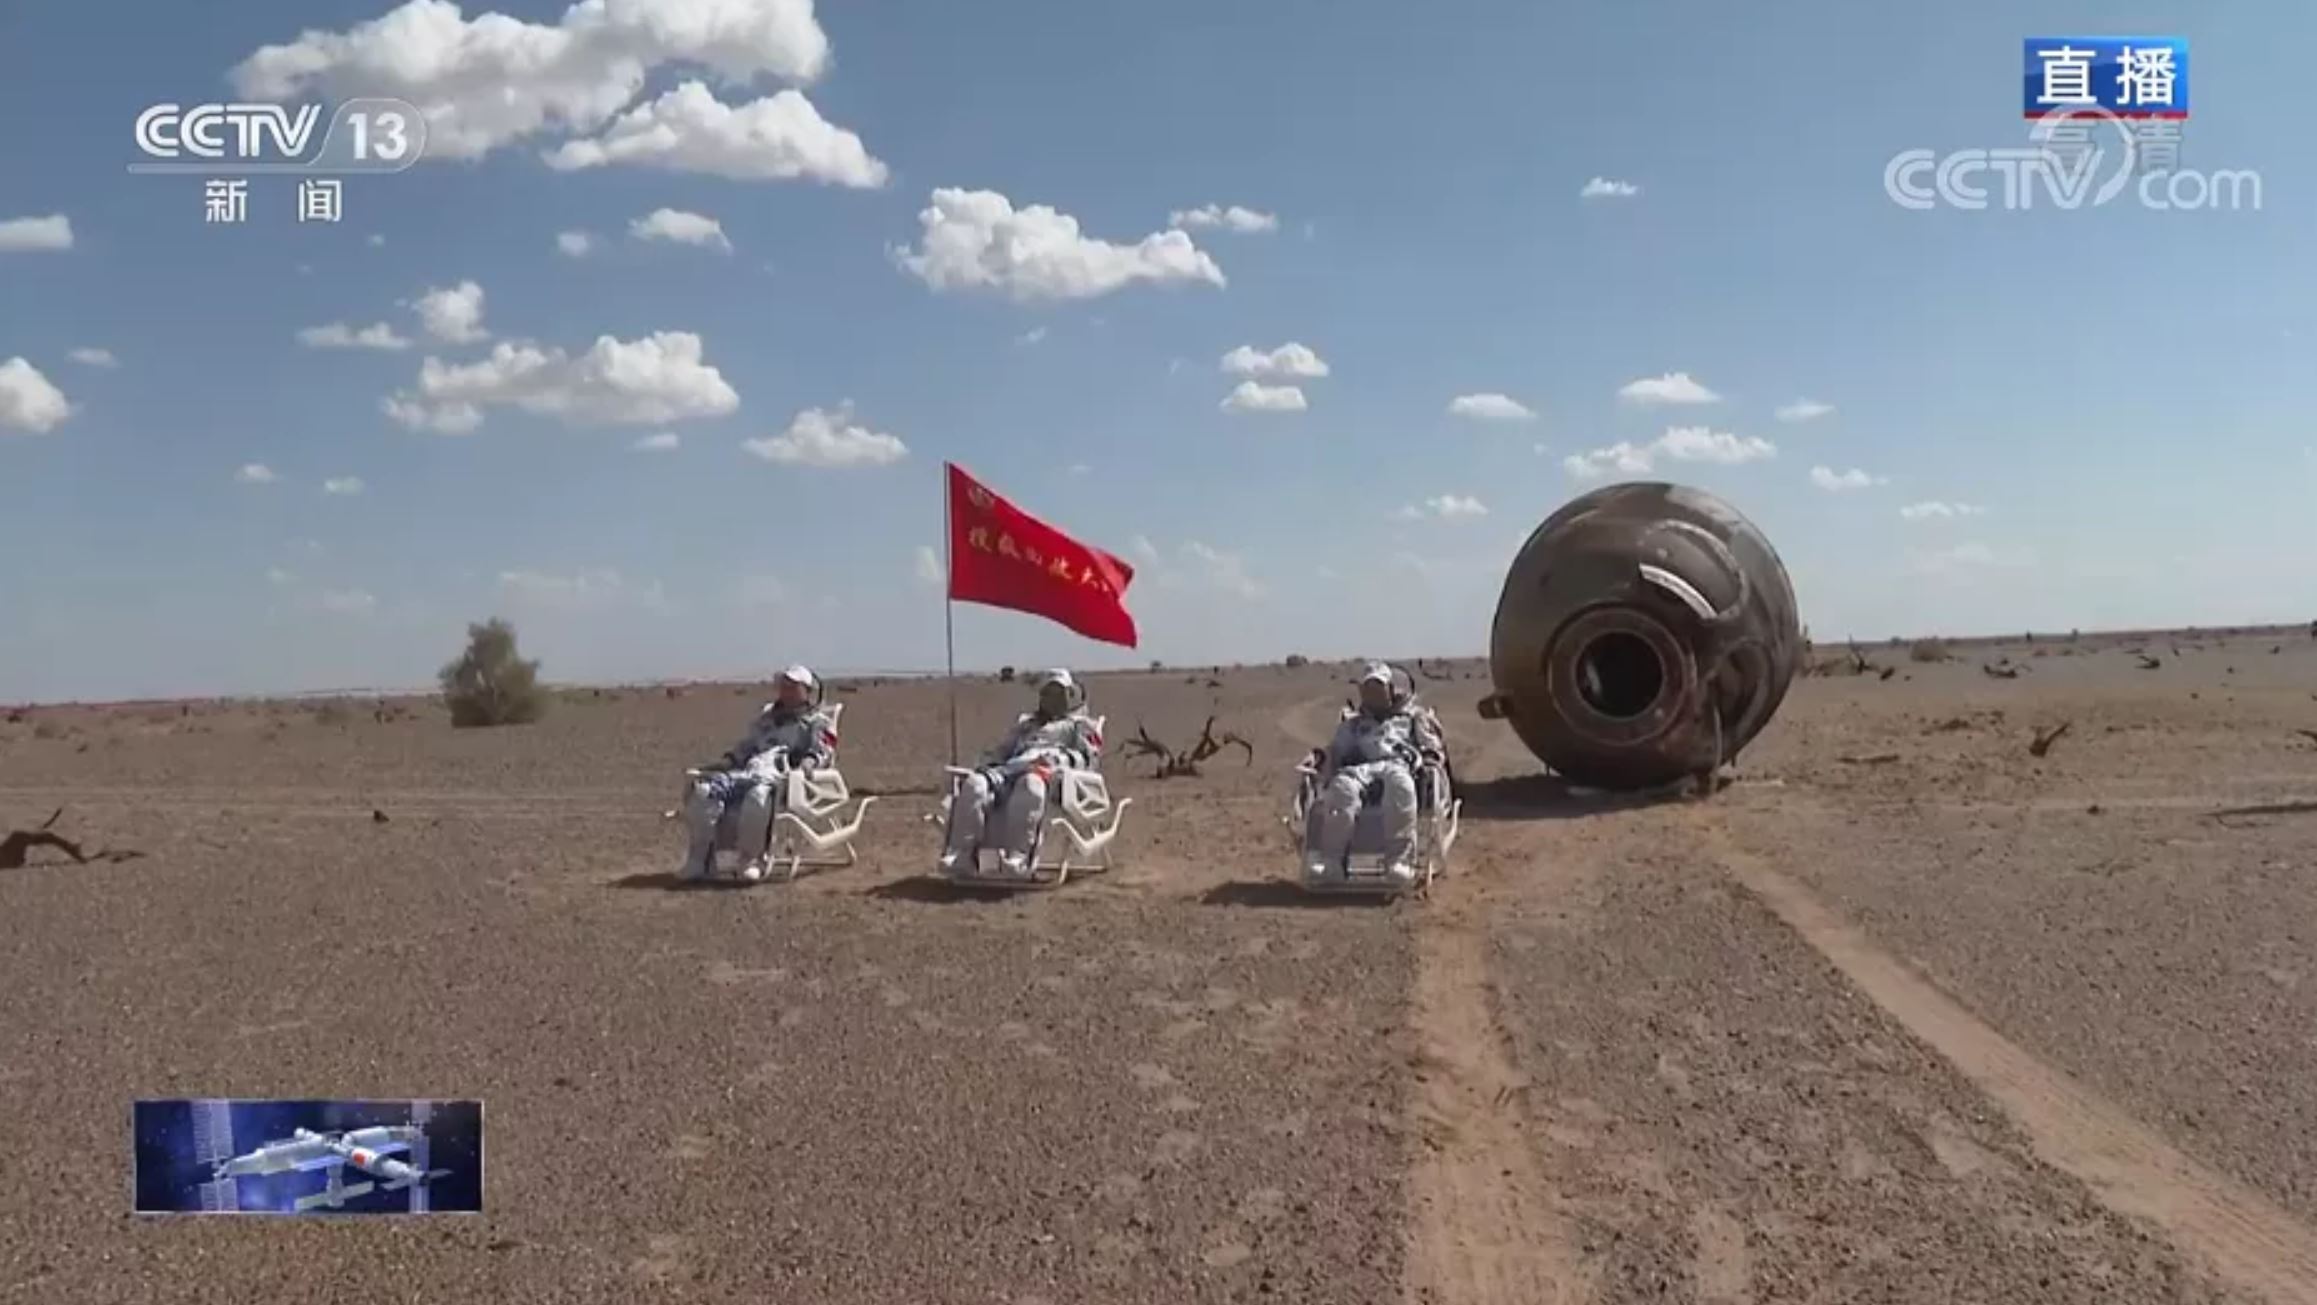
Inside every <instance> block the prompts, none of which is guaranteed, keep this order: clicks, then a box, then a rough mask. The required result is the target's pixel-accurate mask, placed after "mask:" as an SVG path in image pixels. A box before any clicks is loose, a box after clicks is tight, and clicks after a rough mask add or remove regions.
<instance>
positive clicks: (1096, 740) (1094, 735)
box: [1086, 730, 1102, 748]
mask: <svg viewBox="0 0 2317 1305" xmlns="http://www.w3.org/2000/svg"><path fill="white" fill-rule="evenodd" d="M1086 741H1087V742H1088V743H1091V744H1093V745H1094V746H1095V747H1097V748H1099V747H1101V746H1102V731H1100V730H1088V731H1086Z"/></svg>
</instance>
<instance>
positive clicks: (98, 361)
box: [65, 349, 121, 367]
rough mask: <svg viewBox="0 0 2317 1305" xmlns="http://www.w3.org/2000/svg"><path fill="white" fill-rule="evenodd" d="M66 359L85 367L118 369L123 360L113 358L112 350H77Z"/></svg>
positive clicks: (67, 355)
mask: <svg viewBox="0 0 2317 1305" xmlns="http://www.w3.org/2000/svg"><path fill="white" fill-rule="evenodd" d="M65 357H67V358H70V359H72V360H73V361H74V362H76V363H79V364H80V365H81V366H83V367H118V366H120V365H121V360H120V359H118V358H115V357H113V351H112V350H110V349H75V350H73V351H72V352H71V353H68V354H66V355H65Z"/></svg>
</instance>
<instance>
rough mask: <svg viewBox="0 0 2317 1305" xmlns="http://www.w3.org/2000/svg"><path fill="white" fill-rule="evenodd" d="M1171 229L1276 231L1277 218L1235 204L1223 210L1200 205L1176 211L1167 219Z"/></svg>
mask: <svg viewBox="0 0 2317 1305" xmlns="http://www.w3.org/2000/svg"><path fill="white" fill-rule="evenodd" d="M1167 225H1168V226H1171V227H1222V228H1224V229H1226V230H1230V231H1242V232H1255V231H1277V230H1278V229H1279V218H1278V217H1277V215H1275V214H1271V213H1258V212H1256V211H1255V210H1254V209H1251V208H1241V207H1240V206H1239V205H1237V204H1233V205H1231V206H1230V207H1229V208H1224V207H1222V206H1221V205H1217V204H1202V205H1200V206H1199V207H1197V208H1186V209H1177V210H1175V211H1174V212H1173V213H1171V214H1169V215H1168V217H1167Z"/></svg>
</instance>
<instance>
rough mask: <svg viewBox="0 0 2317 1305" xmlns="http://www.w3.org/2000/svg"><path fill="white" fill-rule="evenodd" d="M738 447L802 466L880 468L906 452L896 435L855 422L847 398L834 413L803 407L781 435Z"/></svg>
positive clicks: (768, 457) (903, 455) (905, 454)
mask: <svg viewBox="0 0 2317 1305" xmlns="http://www.w3.org/2000/svg"><path fill="white" fill-rule="evenodd" d="M740 447H742V448H744V449H747V450H748V451H749V452H750V453H753V454H755V455H756V456H758V457H760V458H762V459H764V460H765V461H767V462H785V463H788V464H791V465H793V466H802V467H882V466H887V465H890V464H892V463H895V462H899V461H900V460H901V459H902V458H904V457H907V456H908V454H909V446H908V445H906V444H903V443H902V442H901V441H900V440H899V439H898V438H896V437H894V436H891V435H886V434H882V433H880V432H877V431H873V430H870V429H869V428H868V427H866V426H862V425H859V424H857V423H855V422H854V421H853V405H852V402H851V401H850V400H847V401H846V402H844V403H842V404H839V405H838V406H837V408H836V410H835V411H834V412H827V411H823V410H822V409H819V408H807V409H805V410H804V411H803V412H800V413H798V414H797V415H796V419H795V420H793V421H791V422H790V423H789V424H788V430H787V431H785V432H783V433H782V434H779V435H775V436H773V437H771V438H769V439H754V440H744V441H742V442H741V445H740Z"/></svg>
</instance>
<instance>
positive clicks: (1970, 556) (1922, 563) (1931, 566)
mask: <svg viewBox="0 0 2317 1305" xmlns="http://www.w3.org/2000/svg"><path fill="white" fill-rule="evenodd" d="M2034 564H2035V555H2034V554H2033V553H2032V552H2029V551H2028V550H2026V549H2009V548H2006V549H1998V548H1990V547H1989V546H1987V545H1986V544H1982V543H1977V542H1972V543H1963V544H1957V545H1955V546H1954V547H1952V548H1942V549H1937V550H1934V551H1928V552H1923V551H1917V552H1911V553H1909V554H1907V567H1906V569H1907V570H1908V571H1910V572H1912V573H1913V574H1916V575H1925V576H1946V577H1961V576H1967V575H1970V574H1972V573H1974V572H1978V571H1987V570H1994V569H2010V568H2016V567H2025V566H2033V565H2034Z"/></svg>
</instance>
